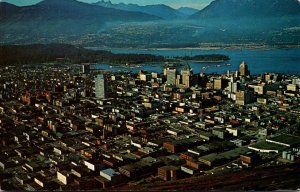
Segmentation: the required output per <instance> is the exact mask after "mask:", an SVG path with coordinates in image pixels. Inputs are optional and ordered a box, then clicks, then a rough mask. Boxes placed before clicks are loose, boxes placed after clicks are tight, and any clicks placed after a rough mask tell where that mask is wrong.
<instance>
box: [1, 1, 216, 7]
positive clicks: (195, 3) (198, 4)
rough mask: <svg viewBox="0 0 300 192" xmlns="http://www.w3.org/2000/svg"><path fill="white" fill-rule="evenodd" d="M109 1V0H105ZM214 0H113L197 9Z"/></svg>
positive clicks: (26, 2)
mask: <svg viewBox="0 0 300 192" xmlns="http://www.w3.org/2000/svg"><path fill="white" fill-rule="evenodd" d="M40 1H41V0H0V2H8V3H12V4H15V5H18V6H27V5H33V4H36V3H38V2H40ZM79 1H81V2H85V3H95V2H98V1H99V0H79ZM105 1H108V0H105ZM212 1H213V0H200V1H197V0H186V1H184V2H183V1H180V0H164V1H162V0H153V1H151V2H150V1H146V0H141V1H137V0H111V2H112V3H114V4H117V3H126V4H129V3H132V4H138V5H154V4H165V5H168V6H170V7H173V8H180V7H191V8H197V9H202V8H204V7H205V6H207V5H208V4H209V3H211V2H212Z"/></svg>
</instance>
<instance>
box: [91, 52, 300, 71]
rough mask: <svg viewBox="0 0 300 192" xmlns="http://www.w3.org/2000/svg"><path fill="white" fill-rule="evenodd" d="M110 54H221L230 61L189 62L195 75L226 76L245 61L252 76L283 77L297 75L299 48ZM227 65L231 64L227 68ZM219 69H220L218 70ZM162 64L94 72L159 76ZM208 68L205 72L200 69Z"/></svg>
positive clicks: (299, 68)
mask: <svg viewBox="0 0 300 192" xmlns="http://www.w3.org/2000/svg"><path fill="white" fill-rule="evenodd" d="M109 51H112V52H113V53H137V54H154V55H162V56H165V57H175V56H195V55H204V54H223V55H227V56H229V57H230V58H231V59H230V61H226V62H222V63H197V62H188V63H189V64H190V66H191V67H192V69H193V71H194V73H200V72H205V73H218V74H221V73H225V72H227V70H230V71H234V70H236V69H237V67H238V66H239V64H240V63H241V62H242V61H246V62H247V64H248V65H249V69H250V70H251V73H252V74H262V73H265V72H270V73H286V74H300V48H295V49H270V50H221V49H220V50H196V49H163V50H162V49H159V50H158V49H110V50H109ZM226 64H231V65H230V66H228V65H226ZM217 65H220V66H217ZM163 66H164V64H150V65H142V66H140V67H136V68H132V67H131V68H130V67H120V66H117V67H115V66H113V67H110V65H109V64H99V65H96V68H97V69H105V70H113V71H118V70H127V71H132V72H134V73H136V72H138V71H139V70H146V71H149V72H157V73H161V72H162V70H163ZM206 66H209V67H208V68H207V69H206V70H203V67H206Z"/></svg>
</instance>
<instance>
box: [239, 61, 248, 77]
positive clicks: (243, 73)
mask: <svg viewBox="0 0 300 192" xmlns="http://www.w3.org/2000/svg"><path fill="white" fill-rule="evenodd" d="M248 75H250V71H249V70H248V65H247V64H246V63H245V62H244V61H243V62H242V63H241V65H240V76H248Z"/></svg>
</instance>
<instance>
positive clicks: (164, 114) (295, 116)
mask: <svg viewBox="0 0 300 192" xmlns="http://www.w3.org/2000/svg"><path fill="white" fill-rule="evenodd" d="M191 59H192V58H191ZM221 59H222V58H221ZM225 59H227V58H225ZM299 87H300V77H299V76H293V75H286V74H275V73H265V74H260V75H251V73H250V71H249V70H248V65H247V63H246V62H242V63H241V65H240V66H239V69H236V71H228V72H227V73H226V74H219V75H218V74H204V73H201V74H194V73H193V70H192V69H191V67H190V66H189V65H188V64H182V67H181V70H179V69H178V68H177V67H176V64H173V63H166V64H165V68H164V71H162V72H161V73H154V72H151V71H140V72H139V73H138V74H134V73H129V72H126V71H117V72H110V71H104V70H96V69H95V68H94V67H93V64H90V63H86V64H65V63H63V64H59V61H58V62H55V63H48V64H34V65H33V64H32V65H31V64H28V65H15V66H6V67H3V68H0V133H1V136H0V146H1V157H0V172H1V174H0V177H1V180H0V185H1V190H29V191H34V190H100V189H135V186H139V187H140V188H142V187H145V188H147V186H150V185H153V186H155V185H156V184H161V183H168V182H169V183H170V188H171V186H172V182H174V181H178V183H180V181H181V180H183V179H184V180H185V181H186V179H192V178H210V177H211V175H216V178H218V175H222V174H228V173H231V174H238V173H239V172H242V171H244V170H249V171H251V170H256V169H258V170H261V169H264V168H266V169H267V168H270V167H274V171H276V170H277V169H276V167H278V166H282V165H285V166H293V165H299V162H300V105H299V101H300V91H299ZM282 171H284V169H282ZM269 172H270V173H271V172H272V170H270V171H269ZM258 173H259V171H258ZM261 177H262V178H263V175H262V176H261ZM240 179H241V180H242V178H240ZM238 180H239V179H237V181H238ZM297 182H298V186H297V185H295V186H292V185H290V189H297V188H299V187H300V186H299V180H298V181H296V183H297ZM237 183H238V182H237ZM173 184H174V183H173ZM276 184H277V181H275V180H274V183H273V185H274V186H275V187H274V188H276ZM211 185H212V184H211V183H209V182H207V183H206V184H205V185H202V187H203V188H202V189H212V187H211ZM270 186H271V185H270ZM243 187H247V186H243ZM170 188H169V189H170ZM220 188H221V189H222V186H221V185H220ZM158 189H159V188H158ZM164 189H167V188H164ZM235 189H239V190H242V189H247V188H235ZM252 189H255V187H254V188H252Z"/></svg>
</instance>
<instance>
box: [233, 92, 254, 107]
mask: <svg viewBox="0 0 300 192" xmlns="http://www.w3.org/2000/svg"><path fill="white" fill-rule="evenodd" d="M253 98H254V92H253V91H250V90H245V91H238V92H237V93H236V104H238V105H247V104H249V103H252V102H253Z"/></svg>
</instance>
